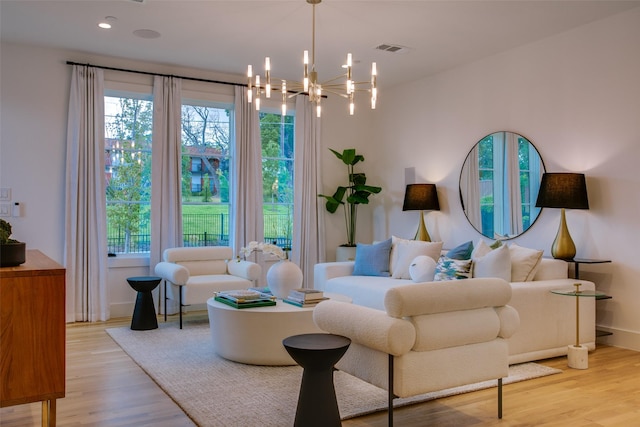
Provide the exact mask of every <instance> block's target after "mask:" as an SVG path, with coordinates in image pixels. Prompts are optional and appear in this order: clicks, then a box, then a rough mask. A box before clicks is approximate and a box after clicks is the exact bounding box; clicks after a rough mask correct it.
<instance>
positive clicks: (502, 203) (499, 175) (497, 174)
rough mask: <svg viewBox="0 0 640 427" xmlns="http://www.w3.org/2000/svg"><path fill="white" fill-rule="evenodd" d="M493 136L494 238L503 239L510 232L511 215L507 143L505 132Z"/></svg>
mask: <svg viewBox="0 0 640 427" xmlns="http://www.w3.org/2000/svg"><path fill="white" fill-rule="evenodd" d="M492 137H493V234H494V236H493V238H494V239H503V238H504V237H506V236H507V235H508V234H509V230H508V225H506V223H505V217H506V218H508V217H509V199H508V191H506V190H505V187H506V182H505V179H504V174H505V173H506V165H505V144H504V132H496V133H494V134H493V135H492Z"/></svg>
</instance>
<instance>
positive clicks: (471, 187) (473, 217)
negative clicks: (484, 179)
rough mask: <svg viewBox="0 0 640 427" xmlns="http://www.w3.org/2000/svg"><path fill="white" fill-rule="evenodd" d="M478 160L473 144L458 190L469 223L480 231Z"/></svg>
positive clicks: (476, 149)
mask: <svg viewBox="0 0 640 427" xmlns="http://www.w3.org/2000/svg"><path fill="white" fill-rule="evenodd" d="M478 162H479V160H478V145H475V146H474V147H473V149H471V152H469V158H468V159H467V161H466V162H464V165H463V167H462V174H461V176H462V179H460V191H461V192H462V200H463V201H464V212H465V213H466V215H467V218H468V219H469V222H470V223H471V225H473V226H474V228H475V229H476V230H478V231H480V232H482V215H481V214H480V165H479V163H478Z"/></svg>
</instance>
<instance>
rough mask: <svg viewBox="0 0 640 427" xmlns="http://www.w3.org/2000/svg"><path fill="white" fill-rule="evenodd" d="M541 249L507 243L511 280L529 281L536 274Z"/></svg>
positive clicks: (540, 257)
mask: <svg viewBox="0 0 640 427" xmlns="http://www.w3.org/2000/svg"><path fill="white" fill-rule="evenodd" d="M542 252H543V251H541V250H537V249H529V248H525V247H522V246H518V245H516V244H515V243H512V244H510V245H509V254H510V255H511V281H512V282H529V281H531V280H533V276H535V275H536V270H537V269H538V267H539V266H540V260H541V259H542Z"/></svg>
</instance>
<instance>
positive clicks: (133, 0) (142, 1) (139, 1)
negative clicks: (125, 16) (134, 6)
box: [129, 0, 147, 3]
mask: <svg viewBox="0 0 640 427" xmlns="http://www.w3.org/2000/svg"><path fill="white" fill-rule="evenodd" d="M129 1H132V2H134V3H144V2H146V1H147V0H129Z"/></svg>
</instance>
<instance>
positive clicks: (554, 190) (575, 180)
mask: <svg viewBox="0 0 640 427" xmlns="http://www.w3.org/2000/svg"><path fill="white" fill-rule="evenodd" d="M536 207H539V208H567V209H589V199H588V197H587V183H586V181H585V177H584V174H582V173H569V172H559V173H545V174H543V175H542V182H541V183H540V191H539V192H538V200H537V201H536Z"/></svg>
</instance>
